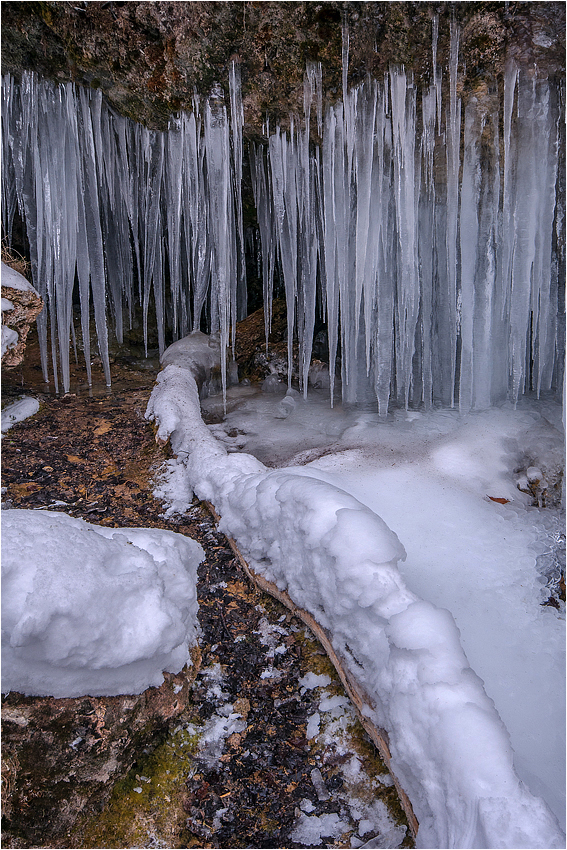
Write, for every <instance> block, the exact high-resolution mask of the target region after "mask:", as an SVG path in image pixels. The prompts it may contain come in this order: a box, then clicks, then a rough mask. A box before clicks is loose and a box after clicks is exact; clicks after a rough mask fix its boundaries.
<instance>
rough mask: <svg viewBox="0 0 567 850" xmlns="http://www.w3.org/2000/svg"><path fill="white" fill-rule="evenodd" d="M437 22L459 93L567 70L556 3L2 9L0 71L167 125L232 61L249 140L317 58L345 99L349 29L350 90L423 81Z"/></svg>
mask: <svg viewBox="0 0 567 850" xmlns="http://www.w3.org/2000/svg"><path fill="white" fill-rule="evenodd" d="M435 16H438V20H439V36H438V54H437V55H438V62H439V64H440V65H444V64H446V62H447V59H448V56H449V44H448V42H449V31H450V23H451V21H452V20H456V21H457V22H458V23H459V26H460V49H459V55H460V57H461V60H460V89H461V94H462V95H464V96H466V93H467V90H469V91H470V90H475V89H478V87H479V84H480V83H482V82H483V81H486V80H495V79H496V78H497V77H498V75H499V74H500V72H501V71H502V69H503V67H504V64H505V62H506V58H507V57H508V56H513V57H514V58H515V59H516V61H517V62H518V63H519V64H522V65H524V64H525V65H534V64H535V65H537V67H538V69H539V71H540V72H541V73H543V74H549V75H555V74H560V75H562V74H563V71H564V66H565V38H564V35H565V4H564V3H562V2H541V3H522V2H509V3H501V2H499V3H486V2H484V3H436V2H393V3H389V2H326V3H314V2H285V3H282V2H189V3H187V2H179V3H170V2H156V3H150V2H135V3H124V2H100V3H99V2H97V3H93V2H74V3H67V2H44V3H35V2H26V3H19V2H4V3H3V4H2V28H3V33H2V34H3V38H2V69H3V72H4V73H6V72H11V73H13V74H16V75H17V74H18V73H19V72H21V71H22V70H23V69H30V70H36V71H38V72H39V73H40V74H42V75H44V76H47V77H50V78H52V79H56V80H59V81H65V80H73V81H75V82H78V83H82V84H86V85H90V86H93V87H97V88H101V89H102V91H103V92H104V94H105V95H106V97H107V98H108V100H109V101H110V103H111V104H112V105H113V106H114V107H115V108H116V109H117V110H118V111H119V112H121V113H122V114H124V115H127V116H128V117H130V118H132V119H134V120H137V121H142V122H143V123H146V124H148V125H149V126H151V127H154V128H159V129H163V128H164V127H165V126H166V123H167V117H168V116H169V115H170V114H171V113H172V112H175V111H178V110H182V109H191V105H192V99H193V97H194V94H195V92H196V93H198V94H199V95H203V96H206V95H208V94H209V92H210V91H211V87H212V86H213V84H214V83H219V84H220V85H221V86H223V87H224V88H225V90H228V73H229V65H230V63H231V61H232V60H233V59H235V58H237V59H239V60H240V63H241V69H242V85H243V99H244V115H245V135H247V136H248V137H253V136H259V135H262V125H263V122H264V121H265V119H266V117H269V118H270V122H271V126H272V127H273V126H274V123H275V121H277V120H279V121H280V122H281V124H282V128H285V127H286V124H287V123H288V122H289V116H290V115H292V114H294V113H295V114H302V112H303V75H304V71H305V65H306V62H311V61H314V62H321V63H322V67H323V87H324V100H325V101H327V102H329V101H333V100H336V99H338V98H340V97H341V94H342V73H341V63H342V42H343V39H342V32H343V25H344V24H345V23H346V24H347V25H348V33H349V67H348V71H349V74H348V80H349V83H355V82H358V81H359V80H360V79H362V78H363V77H364V76H365V75H366V74H371V75H374V76H376V77H378V78H381V77H382V75H383V74H384V72H385V71H386V70H387V69H388V67H389V66H390V64H391V63H397V64H401V63H403V64H405V66H406V68H408V69H411V70H412V72H413V74H414V76H415V78H416V79H417V80H421V81H425V82H427V81H429V80H430V78H431V75H432V35H433V20H434V17H435ZM445 76H447V75H445ZM315 129H316V128H315Z"/></svg>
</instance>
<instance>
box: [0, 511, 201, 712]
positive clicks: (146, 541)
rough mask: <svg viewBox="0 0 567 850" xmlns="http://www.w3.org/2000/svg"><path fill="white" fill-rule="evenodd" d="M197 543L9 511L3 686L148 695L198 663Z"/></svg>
mask: <svg viewBox="0 0 567 850" xmlns="http://www.w3.org/2000/svg"><path fill="white" fill-rule="evenodd" d="M203 557H204V553H203V549H202V547H201V546H200V545H199V544H198V543H197V542H196V541H194V540H190V539H188V538H186V537H184V536H183V535H180V534H176V533H174V532H171V531H163V530H161V529H155V528H143V529H142V528H121V529H114V528H103V527H101V526H94V525H89V524H88V523H86V522H84V521H83V520H80V519H76V518H73V517H70V516H67V515H65V514H62V513H55V512H52V511H42V512H41V513H40V512H35V511H25V510H5V511H2V692H3V693H6V692H8V691H18V692H20V693H24V694H26V695H34V696H54V697H77V696H83V695H85V694H90V695H91V696H112V695H117V694H129V693H132V694H134V693H141V692H142V691H144V690H145V689H146V688H148V687H150V686H159V685H161V683H162V682H163V671H164V670H166V671H168V672H170V673H178V672H179V671H180V670H181V669H182V668H183V667H184V666H185V664H187V663H190V655H189V652H190V647H191V646H192V645H194V644H195V643H196V640H197V610H198V603H197V593H196V580H197V566H198V564H199V563H200V562H201V561H202V559H203Z"/></svg>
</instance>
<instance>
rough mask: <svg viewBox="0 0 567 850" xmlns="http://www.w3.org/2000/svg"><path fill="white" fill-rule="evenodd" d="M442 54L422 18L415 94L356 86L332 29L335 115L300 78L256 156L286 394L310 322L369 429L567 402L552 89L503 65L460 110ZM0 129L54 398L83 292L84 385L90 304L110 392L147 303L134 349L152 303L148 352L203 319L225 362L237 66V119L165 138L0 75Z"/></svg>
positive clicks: (313, 83) (240, 308) (75, 90)
mask: <svg viewBox="0 0 567 850" xmlns="http://www.w3.org/2000/svg"><path fill="white" fill-rule="evenodd" d="M436 54H437V20H436V19H435V20H434V21H433V62H432V84H431V86H430V87H429V88H428V89H426V90H423V91H421V92H418V90H417V87H416V85H415V84H414V82H413V80H412V77H411V75H410V74H409V73H408V72H407V71H406V70H404V69H403V68H396V67H392V68H391V69H390V71H389V72H388V74H387V75H386V77H385V79H384V80H383V81H382V82H378V81H376V80H371V79H368V80H367V81H365V82H364V83H362V84H361V85H359V86H358V87H356V88H353V89H350V90H349V89H348V86H347V68H348V32H346V30H345V32H344V34H343V98H342V102H338V103H336V104H335V105H334V106H329V107H328V108H327V109H326V111H325V113H324V114H323V108H322V74H321V67H320V65H315V64H313V65H309V66H308V67H307V69H306V73H305V85H304V115H303V116H302V118H301V119H300V118H296V119H295V120H294V121H292V125H291V131H290V132H289V133H287V132H282V131H281V130H280V128H279V127H277V128H276V130H275V132H273V133H271V134H270V132H269V131H268V129H267V128H266V136H267V137H268V145H267V146H265V145H254V144H252V145H251V146H250V150H249V161H250V170H251V175H252V182H253V190H254V198H255V203H256V209H257V220H258V230H259V237H260V238H259V243H260V245H261V258H262V259H261V262H262V278H263V287H264V303H265V317H266V334H267V333H268V330H269V324H270V315H271V300H272V293H273V288H274V275H275V274H276V273H277V274H279V276H280V280H282V281H283V285H284V287H285V296H286V302H287V319H288V350H289V365H290V368H289V375H290V377H289V380H290V382H291V373H292V369H291V363H292V342H293V340H294V339H297V341H298V350H299V381H300V385H301V387H302V388H303V390H304V392H306V391H307V377H308V370H309V365H310V361H311V352H312V343H313V332H314V327H315V322H316V317H317V318H318V320H319V321H321V320H323V321H324V322H325V324H326V329H327V334H328V343H329V355H330V364H331V366H330V371H331V374H333V373H334V366H335V364H337V363H338V362H339V361H340V365H341V390H342V399H343V402H346V403H349V404H361V405H367V404H369V403H370V402H372V403H373V404H374V405H375V404H376V399H377V401H378V409H379V412H380V413H381V414H385V413H386V412H387V410H388V405H389V404H391V403H392V400H395V403H396V404H399V405H402V406H406V407H407V406H408V405H411V406H418V405H423V406H425V407H426V408H427V407H429V406H431V405H433V404H436V405H437V404H441V405H446V406H454V405H458V406H459V407H460V409H461V410H462V411H467V410H469V409H471V408H473V409H475V408H476V409H481V408H485V407H488V406H490V405H491V404H493V403H495V402H498V401H500V400H502V399H505V398H506V397H508V398H511V399H512V400H513V401H514V402H515V401H516V400H517V399H518V397H519V395H520V394H522V393H523V392H526V391H531V390H534V391H536V392H537V393H538V394H539V393H540V392H542V391H546V390H549V389H552V388H554V387H555V386H558V385H560V384H561V375H560V374H559V373H560V371H561V368H562V367H561V364H562V362H563V357H564V353H563V350H562V348H563V346H562V343H561V337H562V333H561V324H560V320H558V309H559V293H558V289H559V281H558V270H557V263H556V261H555V260H554V256H555V245H556V241H557V240H558V239H560V238H562V236H561V233H559V230H560V228H561V227H562V226H563V217H562V215H560V214H559V213H558V209H560V207H561V205H560V204H558V202H557V198H556V189H557V181H558V174H559V171H560V169H559V164H558V153H559V144H560V142H559V137H558V126H559V118H560V114H559V113H560V105H559V98H558V93H557V90H556V87H555V86H553V85H551V84H550V83H549V82H548V81H547V80H545V79H538V77H537V74H536V73H535V72H534V73H533V74H531V75H528V74H527V73H520V72H519V71H518V69H517V68H516V66H515V65H514V64H513V63H512V62H510V63H509V65H508V67H507V69H506V73H505V79H504V80H503V85H502V92H503V94H502V93H501V96H500V97H499V96H498V94H496V95H494V94H489V93H487V92H486V91H479V92H478V93H477V94H476V95H471V96H469V97H468V100H467V102H466V106H465V108H464V109H463V110H462V109H461V99H460V97H458V93H457V81H458V61H459V57H458V31H457V28H456V27H453V28H452V31H451V49H450V56H449V61H448V86H446V87H444V88H443V91H444V92H445V91H448V96H446V95H445V96H442V71H441V68H440V66H439V65H438V64H437V55H436ZM444 100H446V101H447V102H444ZM418 111H419V112H420V113H421V114H420V115H418ZM462 113H463V114H462ZM312 120H316V121H317V124H318V135H319V137H320V138H321V140H322V141H321V144H320V146H313V144H310V129H311V128H310V123H311V121H312ZM2 122H3V163H4V170H3V190H4V191H3V201H4V208H3V216H4V228H5V232H6V233H7V234H10V232H11V227H12V221H13V217H14V212H15V209H16V205H18V207H19V210H20V212H21V215H22V217H23V219H24V220H25V223H26V228H27V234H28V238H29V244H30V252H31V260H32V274H33V281H34V284H35V286H36V288H38V289H39V291H40V293H41V294H42V295H43V297H44V298H46V301H47V304H48V308H49V320H50V321H49V322H48V319H47V316H42V317H40V321H39V332H40V342H41V346H42V352H43V355H42V356H43V369H44V374H45V378H46V380H47V375H48V359H49V357H48V350H49V346H48V328H49V329H50V335H51V351H52V368H53V373H54V377H55V385H56V388H57V387H58V369H59V370H60V374H61V381H62V385H63V388H64V390H65V391H67V390H68V389H69V348H70V339H72V340H73V341H75V331H74V327H73V309H72V307H73V290H74V288H75V286H77V285H78V292H79V295H80V303H81V317H82V319H81V320H82V340H83V346H84V353H85V358H86V364H87V370H88V372H89V382H90V359H91V355H90V350H89V317H90V308H91V301H92V307H93V308H94V316H95V320H96V327H97V337H98V346H99V351H100V355H101V358H102V362H103V365H104V370H105V375H106V380H107V383H110V367H109V361H108V341H107V339H108V331H107V324H106V323H107V315H108V314H109V313H110V314H111V315H112V317H113V322H114V328H115V333H116V337H117V339H118V341H119V342H121V340H122V333H123V322H124V321H126V322H131V320H132V315H133V312H134V309H135V307H136V304H139V305H141V306H142V308H143V317H144V331H145V339H146V347H147V317H148V309H149V306H150V303H151V295H152V290H153V302H154V306H155V313H156V320H157V329H158V335H159V347H160V351H163V349H164V347H165V335H166V323H167V325H168V331H169V333H170V336H171V338H173V339H177V338H179V337H181V336H184V335H186V334H187V333H188V332H190V331H191V330H193V329H198V328H200V327H201V322H202V319H203V317H205V319H206V321H207V325H208V328H209V330H210V331H211V332H219V333H220V338H221V345H222V350H226V351H228V350H229V348H230V346H231V343H232V344H233V342H234V331H235V324H236V320H237V319H239V318H242V317H243V316H244V315H245V314H246V298H247V296H246V279H245V249H246V245H245V238H244V232H243V219H242V200H241V182H242V160H243V140H242V128H243V107H242V98H241V88H240V75H239V66H238V64H235V63H233V65H232V68H231V73H230V109H228V108H227V105H226V104H225V101H224V97H223V93H222V91H221V90H220V89H217V90H215V91H214V92H213V93H212V94H211V96H210V97H209V98H208V99H207V100H206V101H204V102H200V101H199V99H198V98H196V97H195V99H194V108H193V112H191V113H189V114H182V115H180V116H178V117H172V118H171V120H170V124H169V128H168V130H167V131H166V132H157V131H151V130H148V129H147V128H145V127H143V126H141V125H139V124H135V123H133V122H131V121H129V120H128V119H126V118H124V117H121V116H119V115H116V114H115V113H114V112H113V111H112V110H111V109H110V108H109V107H108V106H107V105H106V103H105V101H104V99H103V98H102V96H101V94H100V92H98V91H93V90H89V89H86V88H80V87H76V86H74V85H72V84H66V85H54V84H52V83H49V82H46V81H43V80H39V79H38V78H37V77H36V76H34V75H33V74H24V75H23V77H22V80H21V82H19V83H16V82H15V81H14V79H12V78H11V77H6V78H4V80H3V114H2ZM461 125H463V126H461ZM225 374H226V365H225V364H224V363H223V381H224V380H225ZM331 392H333V386H332V387H331ZM332 401H333V399H332V398H331V403H332Z"/></svg>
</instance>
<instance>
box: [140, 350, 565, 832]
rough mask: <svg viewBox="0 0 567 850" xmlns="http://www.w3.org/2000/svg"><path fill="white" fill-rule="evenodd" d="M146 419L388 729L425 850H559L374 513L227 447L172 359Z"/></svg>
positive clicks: (544, 812) (187, 375) (473, 680)
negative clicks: (313, 623) (327, 640)
mask: <svg viewBox="0 0 567 850" xmlns="http://www.w3.org/2000/svg"><path fill="white" fill-rule="evenodd" d="M146 417H147V418H148V419H153V420H155V421H156V422H157V424H158V436H159V437H160V438H161V439H166V438H167V436H170V437H171V441H172V446H173V449H174V451H175V452H176V454H177V455H178V459H179V463H180V464H183V466H184V467H185V469H186V474H187V476H188V479H189V483H190V486H191V488H192V489H193V490H194V491H195V493H196V494H197V496H198V497H199V498H201V499H207V500H209V501H211V502H212V503H213V504H214V506H215V508H216V510H217V511H218V513H219V514H220V516H221V517H222V519H221V524H220V527H221V529H222V530H223V531H224V532H225V533H227V534H228V535H229V536H231V537H233V538H234V539H235V540H236V541H237V542H238V545H239V547H240V549H241V551H242V553H243V555H244V557H245V558H246V559H247V560H248V562H249V563H250V565H251V566H252V568H253V569H254V570H256V571H257V572H259V573H261V574H263V575H264V576H265V577H266V578H268V579H270V580H271V581H273V582H275V583H276V584H277V585H278V587H279V588H280V589H282V590H283V589H285V590H286V591H287V592H288V594H289V595H290V597H291V598H292V600H293V601H294V602H295V603H296V604H297V605H298V606H300V607H302V608H304V609H305V610H307V611H309V612H310V613H311V614H312V615H313V616H314V617H315V618H316V620H317V621H318V622H319V623H320V624H321V625H322V626H323V627H324V628H326V629H327V630H328V631H329V633H330V634H331V635H332V640H333V644H334V646H335V648H336V649H337V650H338V651H339V652H341V653H343V655H345V657H346V658H347V660H348V661H349V663H350V666H351V669H352V671H353V672H354V673H355V675H356V676H357V678H358V679H359V681H360V683H361V684H362V685H363V687H364V688H365V689H366V691H367V693H368V694H369V696H370V698H371V699H372V700H373V703H374V705H373V707H372V708H371V709H370V712H371V713H372V714H373V718H372V719H373V720H374V722H375V723H376V724H377V725H378V726H381V727H382V728H385V729H386V730H387V732H388V736H389V741H390V748H391V753H392V769H393V771H394V772H395V773H396V775H397V776H398V779H399V780H400V782H401V784H402V786H403V787H404V789H405V790H406V792H407V793H408V795H409V797H410V800H411V802H412V805H413V808H414V811H415V814H416V816H417V819H418V821H419V824H420V828H419V834H418V846H421V847H515V848H518V847H560V846H563V845H564V838H563V835H562V833H561V831H560V829H559V827H558V825H557V822H556V820H555V818H554V816H553V815H552V814H551V812H550V811H549V809H548V808H547V806H546V805H545V803H544V802H543V801H542V800H540V799H539V798H536V797H534V796H532V794H530V792H529V791H528V790H527V789H526V788H525V786H524V785H523V784H522V783H521V782H520V780H519V779H518V777H517V775H516V773H515V771H514V768H513V761H512V759H513V755H512V749H511V746H510V740H509V735H508V733H507V731H506V728H505V727H504V724H503V723H502V721H501V719H500V717H499V715H498V713H497V711H496V709H495V707H494V703H493V702H492V700H491V699H489V698H488V696H487V695H486V693H485V691H484V688H483V683H482V681H481V680H480V679H479V678H478V676H477V675H476V674H475V673H474V672H473V671H472V670H471V668H470V666H469V664H468V661H467V658H466V656H465V654H464V652H463V649H462V646H461V643H460V639H459V631H458V629H457V627H456V625H455V622H454V620H453V617H452V616H451V614H450V613H449V612H448V611H446V610H443V609H439V608H436V607H435V606H434V605H432V604H431V603H429V602H426V601H423V600H421V599H419V598H418V597H417V596H416V595H415V594H413V593H412V592H410V591H409V590H408V588H407V587H406V585H405V583H404V580H403V579H402V577H401V575H400V573H399V571H398V569H397V563H398V561H399V560H401V559H403V558H404V557H405V551H404V548H403V546H402V545H401V543H400V541H399V540H398V538H397V536H396V535H395V534H394V532H392V531H391V530H390V529H389V528H388V526H386V524H385V523H384V522H383V520H382V519H380V517H378V516H377V515H376V514H375V513H373V512H372V511H371V510H370V509H369V508H367V507H366V506H364V505H363V504H362V503H361V502H359V501H358V500H357V499H355V498H354V497H353V496H351V495H349V494H348V493H346V492H344V491H342V490H339V489H338V488H336V487H334V486H333V485H332V484H330V483H327V482H325V481H321V480H320V479H317V478H316V477H313V476H312V475H311V474H310V472H309V470H306V469H304V468H294V469H277V470H270V469H268V468H267V467H265V466H264V465H263V464H262V463H260V462H259V461H258V460H256V459H255V458H253V457H251V456H250V455H245V454H228V453H227V451H226V449H225V448H224V447H223V446H221V445H220V444H219V443H218V442H217V441H216V440H215V438H214V437H213V436H212V434H211V432H210V431H209V429H207V428H206V427H205V426H204V424H203V422H202V420H201V416H200V407H199V396H198V391H197V387H196V385H195V381H194V379H193V377H192V375H191V372H190V371H188V370H187V369H184V368H182V367H180V366H175V365H173V364H172V363H171V362H170V363H169V365H168V366H167V367H166V369H164V371H163V372H162V373H161V374H160V375H159V376H158V382H157V385H156V388H155V389H154V391H153V393H152V396H151V398H150V401H149V404H148V409H147V411H146Z"/></svg>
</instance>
